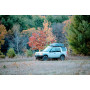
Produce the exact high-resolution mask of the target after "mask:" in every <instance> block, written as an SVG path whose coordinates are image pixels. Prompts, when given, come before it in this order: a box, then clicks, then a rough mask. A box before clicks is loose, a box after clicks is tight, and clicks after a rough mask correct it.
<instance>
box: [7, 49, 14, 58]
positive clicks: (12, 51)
mask: <svg viewBox="0 0 90 90" xmlns="http://www.w3.org/2000/svg"><path fill="white" fill-rule="evenodd" d="M7 56H8V57H9V58H13V57H15V51H14V49H13V48H10V49H9V50H8V52H7Z"/></svg>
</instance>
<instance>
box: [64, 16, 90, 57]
mask: <svg viewBox="0 0 90 90" xmlns="http://www.w3.org/2000/svg"><path fill="white" fill-rule="evenodd" d="M88 19H89V20H90V16H88V17H87V16H83V15H77V16H73V17H72V19H71V23H68V26H67V27H66V31H67V34H68V36H67V39H68V43H69V45H70V48H71V49H72V50H73V52H74V53H75V54H83V55H90V24H89V22H90V21H88Z"/></svg>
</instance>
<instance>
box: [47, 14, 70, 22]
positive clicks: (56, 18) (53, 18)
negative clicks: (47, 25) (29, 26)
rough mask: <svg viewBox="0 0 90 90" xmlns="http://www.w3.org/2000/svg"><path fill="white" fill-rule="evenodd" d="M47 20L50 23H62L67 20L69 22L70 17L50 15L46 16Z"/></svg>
mask: <svg viewBox="0 0 90 90" xmlns="http://www.w3.org/2000/svg"><path fill="white" fill-rule="evenodd" d="M46 19H47V20H48V22H51V23H62V22H63V21H65V20H68V19H69V18H68V16H67V15H48V16H46Z"/></svg>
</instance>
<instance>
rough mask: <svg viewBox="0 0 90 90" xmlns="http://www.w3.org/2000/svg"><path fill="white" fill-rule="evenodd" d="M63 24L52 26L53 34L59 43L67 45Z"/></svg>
mask: <svg viewBox="0 0 90 90" xmlns="http://www.w3.org/2000/svg"><path fill="white" fill-rule="evenodd" d="M64 25H65V24H63V23H53V24H52V33H53V35H54V36H55V37H56V41H57V42H58V43H64V44H66V37H65V32H63V27H64Z"/></svg>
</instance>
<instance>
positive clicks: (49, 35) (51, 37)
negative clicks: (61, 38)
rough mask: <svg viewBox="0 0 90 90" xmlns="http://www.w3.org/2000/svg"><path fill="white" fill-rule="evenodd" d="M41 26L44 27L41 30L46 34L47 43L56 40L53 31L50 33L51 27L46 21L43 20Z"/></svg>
mask: <svg viewBox="0 0 90 90" xmlns="http://www.w3.org/2000/svg"><path fill="white" fill-rule="evenodd" d="M43 27H44V29H43V31H44V32H45V34H46V36H47V38H46V40H47V42H48V43H50V42H52V41H53V42H56V40H55V36H54V35H53V33H52V28H51V27H49V23H48V21H44V23H43Z"/></svg>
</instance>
